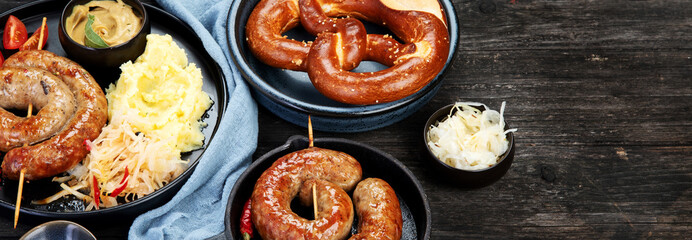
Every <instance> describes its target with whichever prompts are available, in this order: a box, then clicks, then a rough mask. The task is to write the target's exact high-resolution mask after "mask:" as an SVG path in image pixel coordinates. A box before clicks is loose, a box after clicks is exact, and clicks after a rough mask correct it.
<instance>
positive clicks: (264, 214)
mask: <svg viewBox="0 0 692 240" xmlns="http://www.w3.org/2000/svg"><path fill="white" fill-rule="evenodd" d="M361 177H362V170H361V166H360V163H358V161H356V159H354V158H353V157H351V156H350V155H348V154H346V153H343V152H338V151H333V150H328V149H322V148H316V147H310V148H307V149H304V150H300V151H296V152H293V153H289V154H287V155H285V156H283V157H281V158H279V159H278V160H277V161H276V162H274V164H272V166H271V167H269V168H268V169H267V170H265V171H264V172H263V173H262V175H261V176H260V178H259V179H258V180H257V183H256V184H255V188H254V190H253V192H252V222H253V224H254V225H255V227H256V228H257V232H258V233H259V234H260V235H261V236H262V238H263V239H343V238H345V237H347V236H348V233H349V231H350V229H351V225H352V224H353V222H352V221H353V206H352V203H351V200H350V198H348V195H347V194H346V193H345V192H344V191H350V190H351V189H353V188H354V187H355V185H356V184H357V183H358V181H359V180H360V179H361ZM311 179H312V180H311ZM315 180H318V181H315ZM310 181H314V182H315V184H316V188H318V187H319V189H318V190H317V193H318V194H319V200H318V202H317V205H318V208H319V209H318V210H319V212H320V213H319V215H318V218H317V219H315V220H307V219H305V218H302V217H300V216H298V215H297V214H296V213H294V212H293V211H291V208H290V207H291V206H290V204H291V200H292V199H293V198H294V197H295V196H296V195H297V194H298V193H299V192H301V194H307V193H305V191H310V190H301V187H302V188H303V189H310V187H311V185H312V184H311V183H312V182H310ZM305 182H309V183H308V184H304V183H305ZM325 182H328V183H325ZM308 195H309V194H308ZM306 198H307V199H306ZM301 200H302V201H303V203H304V204H306V203H310V202H311V200H309V197H306V196H303V197H301Z"/></svg>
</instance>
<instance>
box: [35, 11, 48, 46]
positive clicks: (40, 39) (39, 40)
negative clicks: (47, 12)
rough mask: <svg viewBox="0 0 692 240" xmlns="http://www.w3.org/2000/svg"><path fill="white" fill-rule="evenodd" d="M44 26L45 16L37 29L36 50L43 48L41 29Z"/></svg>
mask: <svg viewBox="0 0 692 240" xmlns="http://www.w3.org/2000/svg"><path fill="white" fill-rule="evenodd" d="M45 28H46V17H43V22H42V23H41V28H39V29H38V31H39V35H38V44H37V45H38V50H41V49H42V48H43V29H45Z"/></svg>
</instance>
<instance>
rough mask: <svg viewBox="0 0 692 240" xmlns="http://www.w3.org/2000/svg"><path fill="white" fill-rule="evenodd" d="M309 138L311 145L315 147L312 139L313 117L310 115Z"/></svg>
mask: <svg viewBox="0 0 692 240" xmlns="http://www.w3.org/2000/svg"><path fill="white" fill-rule="evenodd" d="M308 139H310V147H314V146H315V143H314V142H313V140H312V119H310V115H308Z"/></svg>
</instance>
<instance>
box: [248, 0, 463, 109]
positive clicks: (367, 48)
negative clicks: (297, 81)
mask: <svg viewBox="0 0 692 240" xmlns="http://www.w3.org/2000/svg"><path fill="white" fill-rule="evenodd" d="M385 1H386V2H385ZM442 16H443V15H442V10H441V7H440V5H439V3H438V2H437V1H436V0H406V1H404V2H397V1H392V0H294V1H291V0H262V1H260V3H258V4H257V6H256V7H255V9H254V10H253V12H252V14H251V15H250V17H249V19H248V23H247V26H246V35H247V41H248V45H249V47H250V50H251V51H252V52H253V54H255V56H256V57H257V58H258V59H260V60H261V61H262V62H264V63H266V64H268V65H270V66H273V67H279V68H286V69H291V70H298V71H306V72H307V73H308V76H309V77H310V80H311V81H312V83H313V85H314V86H315V88H317V90H318V91H320V92H321V93H322V94H324V95H325V96H327V97H329V98H331V99H334V100H336V101H339V102H343V103H349V104H376V103H384V102H391V101H396V100H399V99H402V98H404V97H406V96H409V95H411V94H413V93H415V92H416V91H418V90H420V89H422V88H423V87H424V86H425V85H427V84H428V83H429V82H430V81H431V80H432V79H434V78H435V76H437V74H438V73H439V72H440V71H441V70H442V68H443V67H444V64H445V61H446V60H447V57H448V55H449V35H448V33H447V28H446V26H445V22H444V18H443V17H442ZM334 17H339V18H334ZM354 18H356V19H363V20H366V21H369V22H373V23H376V24H380V25H383V26H386V27H388V28H389V29H390V30H391V31H392V32H393V33H394V34H395V35H396V36H397V37H398V38H399V39H400V40H401V41H403V43H400V42H398V41H397V40H396V39H394V38H393V37H392V36H388V35H376V34H367V33H366V32H365V28H364V27H363V24H362V23H360V22H359V21H358V20H356V19H354ZM299 23H300V24H302V25H303V27H304V28H305V29H306V30H307V31H308V32H310V33H312V34H314V35H317V38H316V39H315V42H314V43H311V42H299V41H296V40H292V39H288V38H286V37H285V36H282V34H283V33H285V32H286V31H288V30H290V29H292V28H294V27H296V26H297V25H298V24H299ZM362 60H370V61H376V62H379V63H381V64H384V65H386V66H388V67H389V68H387V69H384V70H382V71H378V72H366V73H356V72H350V71H349V70H351V69H353V68H355V67H357V66H358V64H359V63H360V61H362Z"/></svg>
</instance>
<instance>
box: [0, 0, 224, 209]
mask: <svg viewBox="0 0 692 240" xmlns="http://www.w3.org/2000/svg"><path fill="white" fill-rule="evenodd" d="M65 4H67V2H66V1H43V2H35V3H31V4H27V5H23V6H21V7H18V8H15V9H12V10H10V11H8V12H5V13H2V15H0V23H2V25H3V26H4V23H5V22H7V18H8V17H9V15H14V16H15V17H17V18H19V19H20V20H22V22H24V24H25V25H26V28H27V30H29V31H32V30H35V29H37V28H38V27H39V26H40V25H41V20H42V18H43V17H47V26H48V31H49V34H48V43H47V44H46V48H45V49H46V50H48V51H51V52H53V53H56V54H58V55H61V56H66V54H65V51H64V50H63V49H62V47H61V45H60V41H59V40H58V34H57V33H58V19H60V13H61V12H62V10H63V8H64V7H65ZM145 8H146V11H147V13H148V14H150V16H151V33H156V34H169V35H171V36H172V37H173V39H174V41H176V42H177V43H178V45H179V46H180V47H181V48H183V49H185V52H187V55H188V60H189V62H190V63H195V64H196V65H197V67H199V68H201V69H202V77H203V81H204V86H203V88H202V90H203V91H204V92H206V93H207V94H209V97H211V99H212V100H213V101H214V104H213V105H212V106H211V108H210V109H209V110H207V113H206V114H205V118H204V122H205V123H207V124H208V126H207V127H206V128H204V130H203V133H204V136H205V140H204V141H205V142H204V147H203V148H202V149H199V150H195V151H192V152H190V153H185V154H183V158H184V159H188V160H190V164H189V167H188V169H186V170H185V171H184V172H183V173H182V174H181V175H180V176H179V177H178V178H176V179H175V180H173V181H172V182H171V183H169V184H168V185H166V186H164V187H163V188H161V189H159V190H157V191H155V192H153V193H152V194H149V195H147V196H145V197H143V198H140V199H137V200H135V201H133V202H129V203H125V204H121V205H119V206H116V207H112V208H106V209H100V210H94V211H88V212H85V211H82V210H83V209H84V207H85V205H84V203H83V202H82V201H81V200H78V199H76V198H74V197H68V198H61V200H58V201H55V202H53V203H51V204H47V205H32V204H31V200H37V199H43V198H45V197H48V196H51V195H53V194H55V193H57V192H58V191H60V189H61V188H60V187H59V185H58V184H56V183H53V182H51V181H50V179H44V180H38V181H32V182H29V183H25V184H24V191H23V194H22V195H23V199H22V204H21V210H20V211H21V215H22V216H24V215H30V216H33V217H38V218H52V219H58V218H59V219H83V218H90V217H95V216H98V217H99V218H103V217H106V216H123V217H134V216H137V215H139V214H140V213H142V212H144V211H146V210H149V209H151V208H154V207H157V206H160V205H162V204H163V203H165V202H167V201H168V200H170V199H171V198H172V197H173V195H175V193H176V192H177V191H178V190H179V189H180V187H181V186H182V185H183V184H184V183H185V181H186V180H187V178H189V177H190V175H191V174H192V171H193V170H194V168H195V166H196V165H197V162H198V159H199V158H200V157H201V156H202V154H212V153H205V149H206V147H207V146H208V145H209V142H210V141H212V140H213V138H214V133H215V132H216V129H217V126H218V124H219V123H220V121H221V116H223V112H224V111H225V109H226V102H227V100H226V98H227V94H226V80H225V78H224V75H223V74H222V73H221V69H220V68H219V66H218V65H217V64H216V62H214V61H213V59H212V58H211V57H210V56H209V54H208V53H207V52H206V51H205V50H204V47H203V45H202V41H201V40H200V39H199V38H198V37H197V35H196V34H195V32H194V31H193V30H192V29H191V28H190V27H189V26H188V25H187V24H186V23H184V22H182V21H180V20H179V19H178V18H176V17H175V16H173V15H170V14H168V13H166V12H165V11H163V10H161V9H158V8H156V7H153V6H151V5H147V4H145ZM0 31H1V29H0ZM29 34H31V33H29ZM2 53H3V55H4V56H5V57H9V56H10V55H11V54H12V53H14V51H8V50H4V49H3V50H2ZM90 72H91V70H90ZM91 73H92V75H94V77H95V78H97V79H98V80H97V81H98V82H99V83H100V84H101V87H102V88H104V90H105V88H106V87H108V85H107V84H108V83H110V82H115V80H117V79H118V76H119V75H120V70H119V69H115V70H114V71H112V72H108V71H99V72H91ZM17 186H18V182H17V181H13V180H8V179H2V182H1V183H0V206H2V207H3V209H5V210H8V211H7V212H6V214H11V213H10V211H14V208H15V201H16V197H17Z"/></svg>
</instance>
